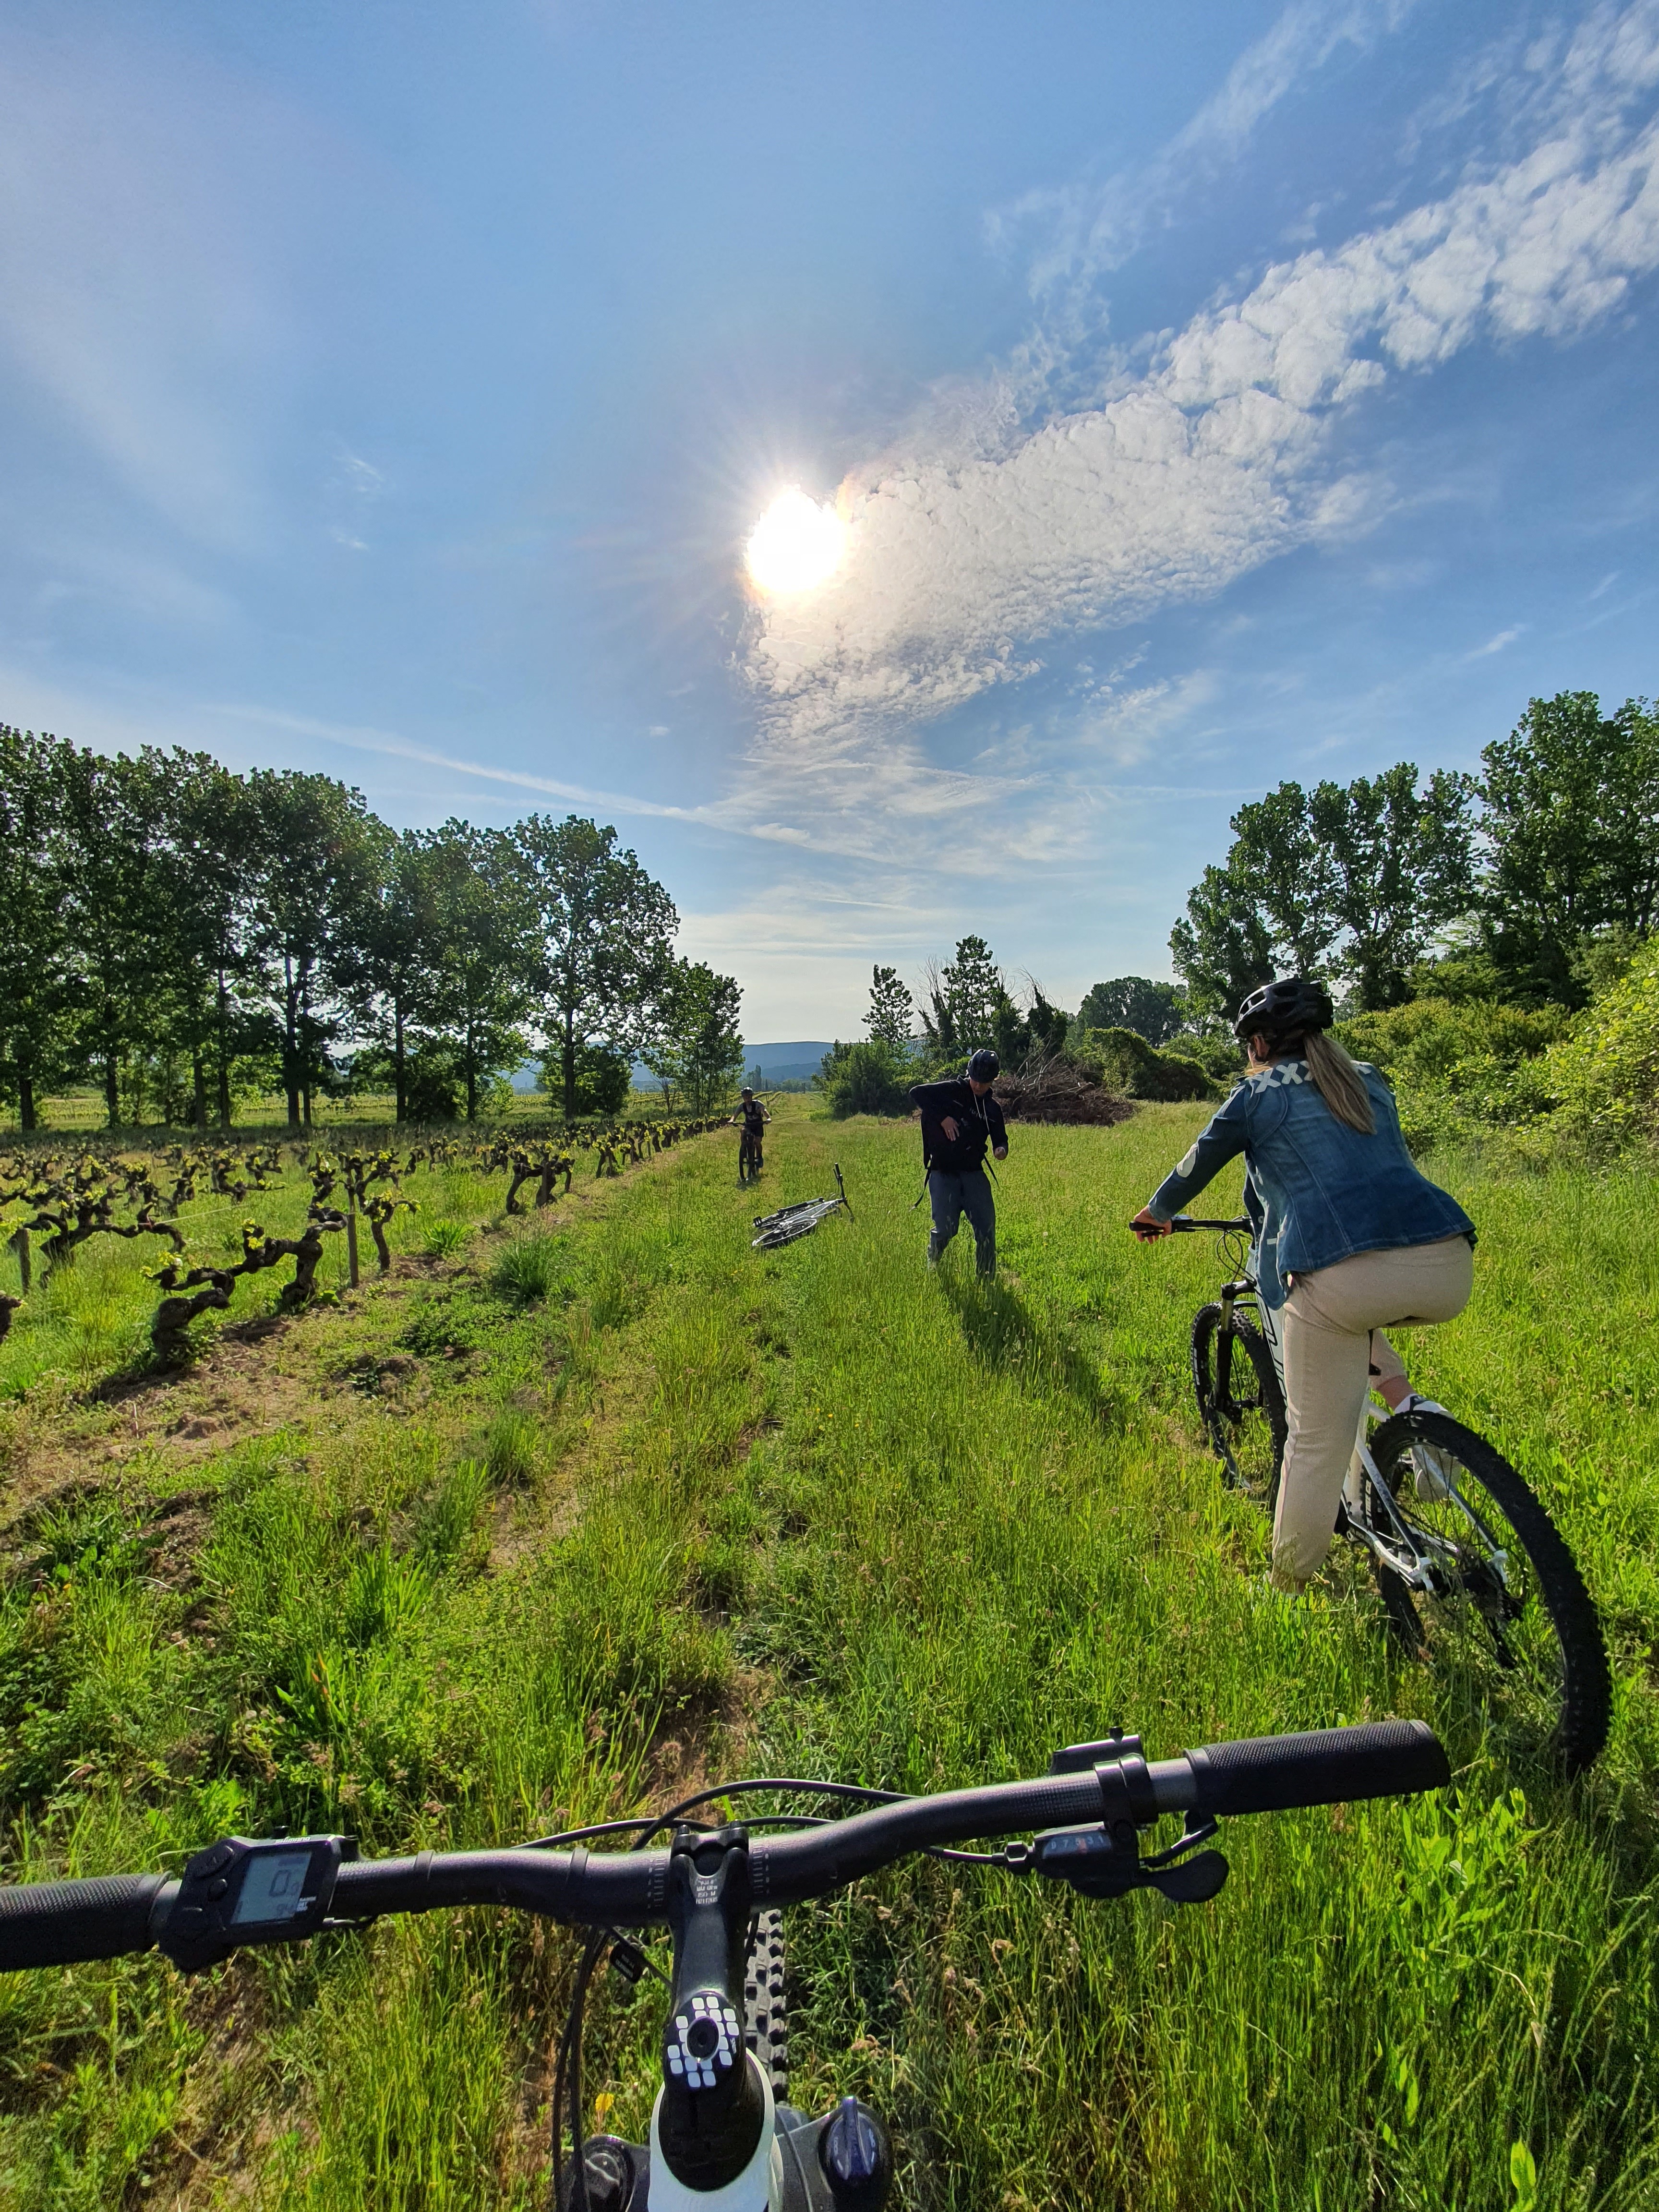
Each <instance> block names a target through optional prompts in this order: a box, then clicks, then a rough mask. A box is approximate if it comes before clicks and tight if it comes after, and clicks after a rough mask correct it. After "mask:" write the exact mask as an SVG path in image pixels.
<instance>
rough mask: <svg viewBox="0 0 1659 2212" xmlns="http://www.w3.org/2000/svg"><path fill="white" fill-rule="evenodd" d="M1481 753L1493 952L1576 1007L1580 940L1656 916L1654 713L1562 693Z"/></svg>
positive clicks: (1629, 928)
mask: <svg viewBox="0 0 1659 2212" xmlns="http://www.w3.org/2000/svg"><path fill="white" fill-rule="evenodd" d="M1480 759H1481V765H1482V768H1483V770H1484V774H1483V775H1482V776H1481V779H1480V784H1479V792H1480V799H1481V801H1482V804H1483V812H1482V816H1481V822H1480V829H1481V834H1482V836H1483V838H1484V840H1485V842H1486V848H1487V853H1488V869H1487V875H1486V887H1485V897H1484V901H1483V908H1484V921H1485V931H1486V943H1487V947H1488V950H1489V951H1490V953H1491V955H1492V958H1493V960H1494V962H1495V963H1496V964H1497V966H1498V969H1500V970H1501V971H1502V972H1503V973H1504V975H1505V977H1506V979H1507V980H1508V981H1509V983H1510V987H1512V988H1518V989H1519V990H1520V991H1521V992H1522V994H1530V995H1544V996H1547V997H1550V998H1555V999H1559V1000H1563V1001H1564V1002H1565V1004H1568V1005H1574V1004H1577V1003H1578V1002H1579V1001H1580V1000H1582V999H1583V996H1584V988H1583V982H1582V980H1581V979H1580V978H1579V977H1578V976H1577V975H1575V972H1574V971H1575V965H1576V963H1577V961H1578V958H1579V956H1580V955H1581V953H1582V951H1583V947H1584V945H1585V944H1586V943H1587V942H1588V941H1589V940H1590V939H1593V938H1595V936H1597V935H1598V934H1600V933H1602V932H1604V931H1609V930H1618V931H1622V932H1624V933H1626V934H1628V935H1630V936H1632V937H1643V936H1645V935H1647V934H1648V933H1650V931H1651V930H1652V928H1653V927H1654V925H1655V921H1656V919H1659V717H1656V714H1655V712H1654V709H1653V708H1652V706H1651V704H1650V702H1648V701H1646V700H1644V699H1627V700H1626V702H1625V704H1624V705H1623V706H1622V707H1621V708H1620V709H1619V711H1618V713H1617V714H1613V715H1611V716H1603V714H1602V713H1601V702H1600V701H1599V700H1598V698H1597V697H1596V695H1595V692H1593V691H1562V692H1558V693H1557V695H1556V696H1555V697H1554V698H1553V699H1534V700H1531V701H1529V702H1528V707H1527V711H1526V713H1525V714H1523V715H1522V717H1521V720H1520V721H1519V722H1518V723H1517V724H1516V727H1515V729H1514V731H1513V732H1511V734H1510V736H1509V737H1508V738H1503V739H1500V740H1498V742H1497V743H1495V744H1490V745H1488V746H1486V749H1485V750H1484V751H1483V752H1482V753H1481V756H1480Z"/></svg>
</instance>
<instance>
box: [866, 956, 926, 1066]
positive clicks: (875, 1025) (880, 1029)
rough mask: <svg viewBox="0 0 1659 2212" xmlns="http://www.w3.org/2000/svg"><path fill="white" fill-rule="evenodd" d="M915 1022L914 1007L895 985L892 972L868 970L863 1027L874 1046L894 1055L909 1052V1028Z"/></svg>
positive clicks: (898, 986) (878, 969) (896, 972)
mask: <svg viewBox="0 0 1659 2212" xmlns="http://www.w3.org/2000/svg"><path fill="white" fill-rule="evenodd" d="M914 1020H915V1001H914V1000H912V998H911V996H910V994H909V993H908V991H907V990H906V989H905V987H904V986H903V984H902V983H901V982H900V981H899V976H898V970H897V969H896V968H883V967H880V966H877V967H875V968H872V970H871V981H870V1011H869V1012H868V1013H867V1014H866V1016H865V1018H864V1026H865V1028H866V1030H868V1031H869V1032H870V1036H871V1038H872V1041H873V1042H876V1043H878V1044H888V1045H891V1047H892V1048H893V1049H894V1051H895V1052H907V1053H908V1051H909V1049H910V1024H911V1023H912V1022H913V1021H914Z"/></svg>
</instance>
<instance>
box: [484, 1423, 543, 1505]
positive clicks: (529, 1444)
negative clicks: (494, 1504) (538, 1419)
mask: <svg viewBox="0 0 1659 2212" xmlns="http://www.w3.org/2000/svg"><path fill="white" fill-rule="evenodd" d="M483 1463H484V1466H485V1467H486V1468H488V1469H489V1479H490V1480H491V1481H492V1482H496V1483H500V1484H501V1486H502V1487H503V1488H504V1489H508V1490H525V1489H527V1488H528V1487H529V1486H530V1484H531V1483H532V1481H533V1480H535V1475H536V1469H537V1468H538V1466H539V1465H540V1464H541V1431H540V1430H539V1429H538V1427H537V1425H536V1424H535V1422H534V1421H532V1419H531V1418H530V1416H529V1414H528V1413H520V1412H519V1411H518V1410H517V1408H516V1407H512V1406H504V1407H502V1409H501V1412H500V1413H497V1414H496V1416H495V1419H494V1420H492V1421H491V1423H490V1424H489V1427H488V1428H487V1429H486V1430H485V1431H484V1433H483Z"/></svg>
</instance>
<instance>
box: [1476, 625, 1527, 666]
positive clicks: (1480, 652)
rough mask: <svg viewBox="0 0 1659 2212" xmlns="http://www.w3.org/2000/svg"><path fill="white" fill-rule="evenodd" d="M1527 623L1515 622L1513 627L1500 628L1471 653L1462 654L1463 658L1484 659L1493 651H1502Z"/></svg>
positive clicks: (1512, 641) (1513, 640)
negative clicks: (1494, 635) (1493, 635)
mask: <svg viewBox="0 0 1659 2212" xmlns="http://www.w3.org/2000/svg"><path fill="white" fill-rule="evenodd" d="M1526 627H1527V625H1526V624H1525V623H1516V626H1515V628H1514V629H1500V630H1499V631H1498V635H1496V637H1489V638H1488V639H1487V640H1486V643H1485V644H1484V645H1477V646H1476V647H1475V648H1474V652H1473V653H1465V654H1464V655H1463V658H1464V659H1465V660H1486V659H1489V658H1490V657H1491V655H1492V653H1502V652H1503V650H1504V647H1505V646H1509V645H1513V644H1514V643H1515V641H1516V638H1517V637H1519V636H1520V635H1521V633H1522V630H1524V629H1525V628H1526Z"/></svg>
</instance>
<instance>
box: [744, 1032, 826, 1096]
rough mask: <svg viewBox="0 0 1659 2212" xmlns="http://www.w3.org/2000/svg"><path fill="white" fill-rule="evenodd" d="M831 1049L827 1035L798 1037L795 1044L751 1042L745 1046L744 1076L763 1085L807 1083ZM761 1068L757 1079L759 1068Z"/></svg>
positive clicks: (754, 1082) (746, 1079) (745, 1080)
mask: <svg viewBox="0 0 1659 2212" xmlns="http://www.w3.org/2000/svg"><path fill="white" fill-rule="evenodd" d="M828 1051H829V1039H828V1038H827V1037H806V1038H803V1039H798V1040H797V1041H796V1042H794V1043H793V1044H751V1045H746V1046H745V1047H744V1055H743V1068H744V1075H743V1079H744V1082H745V1083H753V1084H756V1087H757V1089H758V1088H762V1087H763V1086H764V1085H766V1084H769V1083H804V1082H805V1081H806V1080H807V1079H809V1078H810V1077H811V1076H814V1075H816V1074H817V1072H818V1068H819V1066H821V1064H822V1062H823V1055H824V1054H825V1053H826V1052H828ZM757 1069H758V1070H759V1080H758V1082H757V1078H756V1071H757Z"/></svg>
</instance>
